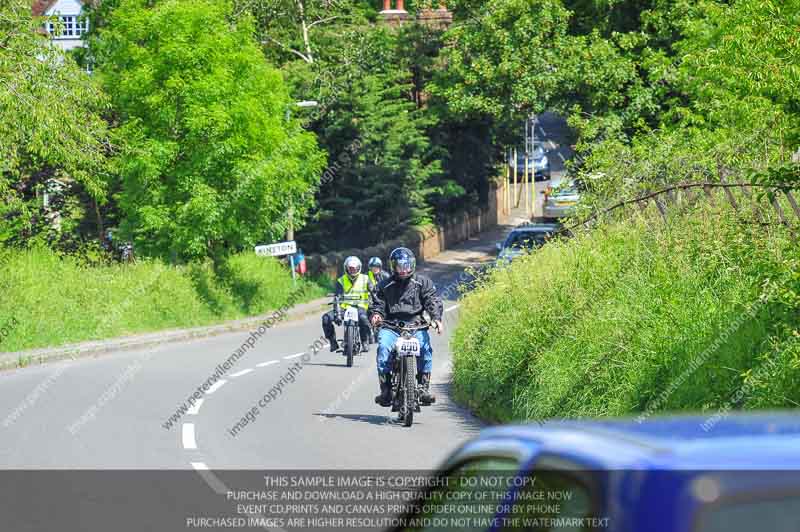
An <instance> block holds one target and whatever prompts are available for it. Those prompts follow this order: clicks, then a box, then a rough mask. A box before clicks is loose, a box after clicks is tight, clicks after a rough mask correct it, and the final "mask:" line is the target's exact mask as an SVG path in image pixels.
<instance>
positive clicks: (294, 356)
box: [283, 353, 305, 360]
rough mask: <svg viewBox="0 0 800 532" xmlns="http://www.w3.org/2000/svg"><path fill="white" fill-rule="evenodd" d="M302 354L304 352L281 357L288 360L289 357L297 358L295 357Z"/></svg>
mask: <svg viewBox="0 0 800 532" xmlns="http://www.w3.org/2000/svg"><path fill="white" fill-rule="evenodd" d="M303 355H305V353H296V354H294V355H289V356H287V357H283V358H284V359H286V360H289V359H290V358H297V357H301V356H303Z"/></svg>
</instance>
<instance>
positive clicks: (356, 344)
mask: <svg viewBox="0 0 800 532" xmlns="http://www.w3.org/2000/svg"><path fill="white" fill-rule="evenodd" d="M342 301H345V302H347V301H353V302H354V303H355V302H361V299H360V298H357V297H348V296H334V297H333V301H332V302H331V303H329V304H330V305H333V317H334V318H333V319H334V323H336V325H343V326H344V339H343V340H342V342H341V343H342V354H344V356H345V358H346V359H347V367H348V368H352V367H353V357H354V356H355V355H357V354H360V353H361V332H360V330H359V325H358V307H356V306H355V304H351V305H348V306H347V308H342Z"/></svg>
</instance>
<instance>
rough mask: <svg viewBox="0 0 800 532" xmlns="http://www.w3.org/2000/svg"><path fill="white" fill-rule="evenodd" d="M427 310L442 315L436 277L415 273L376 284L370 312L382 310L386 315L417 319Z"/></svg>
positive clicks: (401, 318) (440, 317)
mask: <svg viewBox="0 0 800 532" xmlns="http://www.w3.org/2000/svg"><path fill="white" fill-rule="evenodd" d="M425 310H427V311H428V314H430V316H431V319H432V320H434V321H436V320H441V319H442V313H443V308H442V298H440V297H439V295H438V294H437V293H436V286H434V284H433V281H431V280H430V278H428V277H426V276H424V275H417V274H414V275H412V276H411V277H409V278H408V279H404V280H398V279H395V278H394V276H392V277H390V278H388V279H384V280H383V281H381V282H379V283H378V286H376V287H375V291H374V292H373V293H372V297H371V298H370V303H369V315H370V317H371V316H372V315H373V314H379V315H380V316H381V317H382V318H384V319H389V320H398V321H404V322H407V323H417V322H419V321H420V320H421V319H422V312H423V311H425Z"/></svg>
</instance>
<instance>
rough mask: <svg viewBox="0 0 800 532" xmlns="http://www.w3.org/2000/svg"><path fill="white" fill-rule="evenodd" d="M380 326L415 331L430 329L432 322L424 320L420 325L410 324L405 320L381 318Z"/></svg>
mask: <svg viewBox="0 0 800 532" xmlns="http://www.w3.org/2000/svg"><path fill="white" fill-rule="evenodd" d="M380 326H381V327H388V328H390V329H396V330H401V331H409V332H414V331H421V330H423V329H429V328H430V327H431V323H429V322H427V321H423V322H422V323H420V324H418V325H409V324H406V323H405V322H403V321H392V320H381V322H380Z"/></svg>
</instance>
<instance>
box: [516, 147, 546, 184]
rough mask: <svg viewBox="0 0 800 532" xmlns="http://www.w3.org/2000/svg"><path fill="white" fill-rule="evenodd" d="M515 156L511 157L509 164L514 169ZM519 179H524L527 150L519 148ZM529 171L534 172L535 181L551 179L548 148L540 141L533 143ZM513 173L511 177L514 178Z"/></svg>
mask: <svg viewBox="0 0 800 532" xmlns="http://www.w3.org/2000/svg"><path fill="white" fill-rule="evenodd" d="M513 158H514V157H513V156H512V157H511V158H510V159H509V161H508V165H509V166H510V167H511V171H512V172H513V171H514V161H513ZM516 166H517V181H518V182H519V181H522V179H523V176H524V175H525V151H524V150H517V162H516ZM528 172H529V173H532V174H533V180H534V181H546V180H548V179H550V159H549V158H548V157H547V150H546V149H545V147H544V145H543V144H542V143H540V142H535V143H534V144H533V152H532V153H530V154H529V155H528ZM512 176H513V174H512V175H511V176H509V179H513V177H512Z"/></svg>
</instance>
